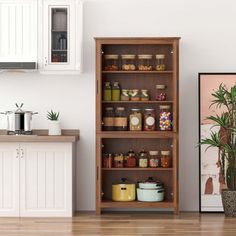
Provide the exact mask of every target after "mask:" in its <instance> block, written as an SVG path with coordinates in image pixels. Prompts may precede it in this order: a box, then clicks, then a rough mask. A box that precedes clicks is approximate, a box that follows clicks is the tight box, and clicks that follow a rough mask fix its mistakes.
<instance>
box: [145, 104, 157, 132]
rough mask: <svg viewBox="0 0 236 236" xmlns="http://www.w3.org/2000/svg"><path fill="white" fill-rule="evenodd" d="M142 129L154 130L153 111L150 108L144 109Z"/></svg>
mask: <svg viewBox="0 0 236 236" xmlns="http://www.w3.org/2000/svg"><path fill="white" fill-rule="evenodd" d="M143 129H144V131H154V130H155V111H154V109H152V108H147V109H145V112H144V118H143Z"/></svg>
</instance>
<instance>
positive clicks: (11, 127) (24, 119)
mask: <svg viewBox="0 0 236 236" xmlns="http://www.w3.org/2000/svg"><path fill="white" fill-rule="evenodd" d="M22 106H23V103H21V105H20V106H18V104H16V107H17V109H16V110H14V111H6V112H1V114H5V115H6V116H7V131H8V132H10V133H13V134H14V133H15V134H26V133H30V132H31V131H32V116H33V115H34V114H38V113H37V112H32V111H24V110H22Z"/></svg>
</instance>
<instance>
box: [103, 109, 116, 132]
mask: <svg viewBox="0 0 236 236" xmlns="http://www.w3.org/2000/svg"><path fill="white" fill-rule="evenodd" d="M114 118H115V113H114V108H113V107H106V108H105V113H104V116H103V118H102V120H103V130H104V131H113V130H114Z"/></svg>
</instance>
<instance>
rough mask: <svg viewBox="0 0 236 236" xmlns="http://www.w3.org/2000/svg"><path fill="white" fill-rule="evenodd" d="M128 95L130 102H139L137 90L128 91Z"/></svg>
mask: <svg viewBox="0 0 236 236" xmlns="http://www.w3.org/2000/svg"><path fill="white" fill-rule="evenodd" d="M129 94H130V100H131V101H139V100H140V95H139V90H138V89H132V90H130V92H129Z"/></svg>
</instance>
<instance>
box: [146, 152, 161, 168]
mask: <svg viewBox="0 0 236 236" xmlns="http://www.w3.org/2000/svg"><path fill="white" fill-rule="evenodd" d="M158 153H159V152H158V151H149V167H151V168H156V167H160V166H161V160H160V157H159V156H158Z"/></svg>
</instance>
